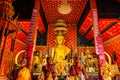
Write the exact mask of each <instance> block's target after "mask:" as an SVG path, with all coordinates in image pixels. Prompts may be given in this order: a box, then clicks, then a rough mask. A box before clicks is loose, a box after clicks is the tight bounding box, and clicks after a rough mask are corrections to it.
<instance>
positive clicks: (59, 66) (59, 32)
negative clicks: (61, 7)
mask: <svg viewBox="0 0 120 80" xmlns="http://www.w3.org/2000/svg"><path fill="white" fill-rule="evenodd" d="M67 31H68V30H67V28H66V23H65V21H64V20H62V19H59V20H57V22H56V24H55V28H54V33H55V34H56V40H55V42H56V46H54V47H52V54H51V56H52V58H53V63H55V66H56V70H57V71H58V74H60V73H63V75H64V72H65V70H64V67H65V65H66V62H67V61H66V60H65V57H66V56H67V55H68V54H69V53H70V48H68V47H67V46H65V45H64V42H65V39H64V36H63V35H64V34H66V33H67Z"/></svg>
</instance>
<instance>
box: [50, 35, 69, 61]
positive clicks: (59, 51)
mask: <svg viewBox="0 0 120 80" xmlns="http://www.w3.org/2000/svg"><path fill="white" fill-rule="evenodd" d="M64 42H65V40H64V37H63V36H62V35H58V36H57V37H56V43H57V46H54V47H53V48H52V56H53V62H55V63H57V62H61V61H63V60H64V59H65V56H66V55H67V54H68V53H69V52H70V48H68V47H67V46H65V45H64Z"/></svg>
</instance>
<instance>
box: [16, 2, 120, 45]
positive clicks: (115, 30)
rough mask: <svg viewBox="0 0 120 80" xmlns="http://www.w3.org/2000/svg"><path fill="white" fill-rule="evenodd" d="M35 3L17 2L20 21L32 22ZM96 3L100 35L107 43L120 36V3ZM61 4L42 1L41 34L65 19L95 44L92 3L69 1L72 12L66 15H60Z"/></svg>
mask: <svg viewBox="0 0 120 80" xmlns="http://www.w3.org/2000/svg"><path fill="white" fill-rule="evenodd" d="M33 1H34V0H29V1H27V0H24V1H22V0H16V2H15V3H14V6H15V10H16V13H19V20H20V19H22V20H26V19H27V20H30V18H31V13H32V9H33V6H34V4H33V3H34V2H33ZM96 2H97V8H98V18H99V28H100V33H101V36H102V38H103V41H107V40H109V39H110V38H112V37H114V36H117V35H119V34H120V31H119V29H120V20H119V18H118V17H119V16H120V6H119V5H120V3H119V2H117V1H116V0H96ZM61 3H62V0H41V3H40V19H39V28H38V29H39V32H40V34H41V35H42V34H44V33H45V34H46V32H47V27H48V25H49V24H50V23H54V22H55V21H56V20H57V19H59V18H62V19H65V20H66V22H67V23H68V24H69V23H70V24H75V25H76V27H77V29H78V30H77V31H78V33H79V34H80V35H82V36H83V37H84V38H86V39H87V40H88V41H89V42H91V43H94V41H93V40H94V37H93V28H92V14H91V12H90V1H89V0H67V3H68V4H70V5H71V7H72V11H71V13H69V14H66V15H63V14H60V13H59V12H58V10H57V8H58V6H59V5H60V4H61ZM16 15H17V14H16ZM20 24H23V23H20ZM26 24H27V23H26ZM26 24H25V25H26ZM25 25H24V27H23V28H25V30H27V29H28V28H27V29H26V27H28V26H26V27H25ZM28 25H29V24H28ZM40 25H42V26H40Z"/></svg>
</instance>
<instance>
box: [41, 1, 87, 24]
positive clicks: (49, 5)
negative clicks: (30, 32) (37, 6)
mask: <svg viewBox="0 0 120 80" xmlns="http://www.w3.org/2000/svg"><path fill="white" fill-rule="evenodd" d="M87 1H88V0H67V3H68V4H70V5H71V7H72V11H71V12H70V13H69V14H65V15H64V14H60V13H59V12H58V6H59V5H60V4H61V3H62V1H61V0H42V1H41V4H42V7H43V12H44V14H45V18H46V20H47V23H48V24H50V23H53V22H54V21H56V20H57V19H59V18H60V19H65V20H66V22H67V23H71V24H77V23H78V21H79V19H80V17H81V15H82V12H83V10H84V8H85V6H86V3H87Z"/></svg>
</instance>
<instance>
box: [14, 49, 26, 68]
mask: <svg viewBox="0 0 120 80" xmlns="http://www.w3.org/2000/svg"><path fill="white" fill-rule="evenodd" d="M23 52H26V50H21V51H20V52H18V53H17V55H16V56H15V64H17V65H18V66H19V64H18V56H19V55H20V54H21V53H23Z"/></svg>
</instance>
